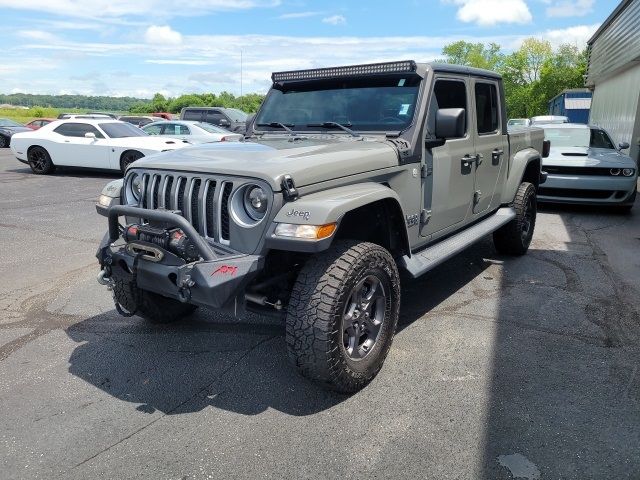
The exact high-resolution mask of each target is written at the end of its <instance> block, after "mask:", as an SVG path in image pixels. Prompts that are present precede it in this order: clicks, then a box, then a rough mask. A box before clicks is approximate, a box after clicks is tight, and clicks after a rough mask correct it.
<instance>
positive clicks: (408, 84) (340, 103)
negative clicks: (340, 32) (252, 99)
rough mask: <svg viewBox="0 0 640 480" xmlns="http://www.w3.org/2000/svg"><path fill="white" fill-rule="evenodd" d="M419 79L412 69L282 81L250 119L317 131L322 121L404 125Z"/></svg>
mask: <svg viewBox="0 0 640 480" xmlns="http://www.w3.org/2000/svg"><path fill="white" fill-rule="evenodd" d="M419 85H420V77H419V76H417V75H389V76H384V77H364V78H363V77H360V78H349V79H341V80H320V81H314V82H304V83H297V84H289V85H287V84H285V85H284V87H282V89H278V88H277V87H274V88H273V89H272V90H271V92H270V93H269V95H268V96H267V98H266V100H265V102H264V105H263V106H262V108H261V109H260V113H259V114H258V117H257V118H256V122H255V123H256V124H257V125H261V124H267V125H268V124H275V123H282V124H285V125H286V126H288V127H290V128H291V129H293V130H316V131H317V130H318V124H323V123H326V122H336V123H339V124H341V125H343V126H346V127H349V128H350V129H352V130H360V131H398V130H403V129H405V128H407V127H408V126H409V125H410V124H411V121H412V119H413V114H414V111H415V105H416V101H417V98H418V87H419ZM266 128H269V127H266ZM261 129H262V128H259V130H261ZM270 129H273V130H275V129H278V127H273V126H272V127H270ZM278 130H282V129H281V128H280V129H278ZM337 131H339V130H337Z"/></svg>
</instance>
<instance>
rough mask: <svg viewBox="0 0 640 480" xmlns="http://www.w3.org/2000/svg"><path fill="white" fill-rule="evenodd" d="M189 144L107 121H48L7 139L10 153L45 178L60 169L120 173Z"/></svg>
mask: <svg viewBox="0 0 640 480" xmlns="http://www.w3.org/2000/svg"><path fill="white" fill-rule="evenodd" d="M188 145H189V143H188V142H185V141H182V140H177V139H171V138H159V137H156V136H150V135H147V134H146V133H145V132H143V131H142V130H140V129H139V128H138V127H135V126H133V125H131V124H130V123H126V122H120V121H118V120H108V119H79V118H75V119H70V120H58V121H55V122H51V123H50V124H49V125H45V126H44V127H42V128H40V129H38V130H35V131H32V132H23V133H16V134H14V135H13V136H12V137H11V145H10V146H11V151H12V152H13V154H14V155H15V156H16V158H17V159H18V160H20V161H21V162H23V163H26V164H28V165H29V166H30V167H31V170H32V171H33V173H35V174H38V175H45V174H47V173H52V172H53V171H55V168H56V167H57V166H61V167H71V166H72V167H84V168H95V169H109V170H121V171H122V172H123V173H124V171H125V170H126V168H127V166H129V165H130V164H131V163H132V162H135V161H136V160H138V159H139V158H142V157H144V156H147V155H151V154H152V153H158V152H164V151H167V150H175V149H177V148H182V147H185V146H188Z"/></svg>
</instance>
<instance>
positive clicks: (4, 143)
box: [0, 118, 32, 148]
mask: <svg viewBox="0 0 640 480" xmlns="http://www.w3.org/2000/svg"><path fill="white" fill-rule="evenodd" d="M31 131H32V130H31V129H30V128H29V127H25V126H24V125H21V124H19V123H18V122H14V121H13V120H9V119H8V118H0V148H7V147H8V146H9V144H10V143H11V137H13V135H14V134H16V133H20V132H31Z"/></svg>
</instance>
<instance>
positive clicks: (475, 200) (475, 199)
mask: <svg viewBox="0 0 640 480" xmlns="http://www.w3.org/2000/svg"><path fill="white" fill-rule="evenodd" d="M481 197H482V192H481V191H480V190H476V191H475V192H473V204H474V205H477V204H478V203H480V198H481Z"/></svg>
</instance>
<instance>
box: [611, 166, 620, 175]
mask: <svg viewBox="0 0 640 480" xmlns="http://www.w3.org/2000/svg"><path fill="white" fill-rule="evenodd" d="M609 173H610V174H611V175H613V176H615V177H617V176H618V175H620V169H619V168H612V169H611V170H609Z"/></svg>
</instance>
